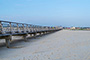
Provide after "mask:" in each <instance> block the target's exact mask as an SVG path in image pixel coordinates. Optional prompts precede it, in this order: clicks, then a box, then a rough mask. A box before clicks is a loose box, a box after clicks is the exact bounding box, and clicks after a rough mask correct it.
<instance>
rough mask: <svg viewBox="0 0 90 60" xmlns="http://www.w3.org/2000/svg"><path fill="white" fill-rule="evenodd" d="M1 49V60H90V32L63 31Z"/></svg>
mask: <svg viewBox="0 0 90 60" xmlns="http://www.w3.org/2000/svg"><path fill="white" fill-rule="evenodd" d="M11 45H12V48H9V49H8V48H6V47H5V46H1V47H0V60H90V31H69V30H62V31H58V32H55V33H52V34H48V35H45V36H42V37H37V38H33V39H28V42H24V41H21V40H20V41H18V42H15V43H12V44H11Z"/></svg>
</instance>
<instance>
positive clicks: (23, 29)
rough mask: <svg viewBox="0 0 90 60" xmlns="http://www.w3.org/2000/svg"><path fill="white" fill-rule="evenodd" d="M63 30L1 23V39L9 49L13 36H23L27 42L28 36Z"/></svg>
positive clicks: (7, 22) (6, 22) (24, 24)
mask: <svg viewBox="0 0 90 60" xmlns="http://www.w3.org/2000/svg"><path fill="white" fill-rule="evenodd" d="M59 30H61V28H60V27H48V26H39V25H32V24H26V23H16V22H9V21H0V39H5V40H6V46H7V48H9V47H10V41H11V40H12V36H23V38H24V40H25V41H27V35H30V36H32V35H34V36H36V35H37V34H39V35H41V34H47V33H51V32H55V31H59Z"/></svg>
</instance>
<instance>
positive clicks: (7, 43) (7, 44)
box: [5, 39, 10, 48]
mask: <svg viewBox="0 0 90 60" xmlns="http://www.w3.org/2000/svg"><path fill="white" fill-rule="evenodd" d="M5 40H6V47H7V48H10V39H5Z"/></svg>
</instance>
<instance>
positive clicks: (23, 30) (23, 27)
mask: <svg viewBox="0 0 90 60" xmlns="http://www.w3.org/2000/svg"><path fill="white" fill-rule="evenodd" d="M22 26H23V32H24V33H25V32H26V31H25V28H24V24H22Z"/></svg>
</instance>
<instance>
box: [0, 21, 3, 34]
mask: <svg viewBox="0 0 90 60" xmlns="http://www.w3.org/2000/svg"><path fill="white" fill-rule="evenodd" d="M2 33H3V28H2V23H1V21H0V34H2Z"/></svg>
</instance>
